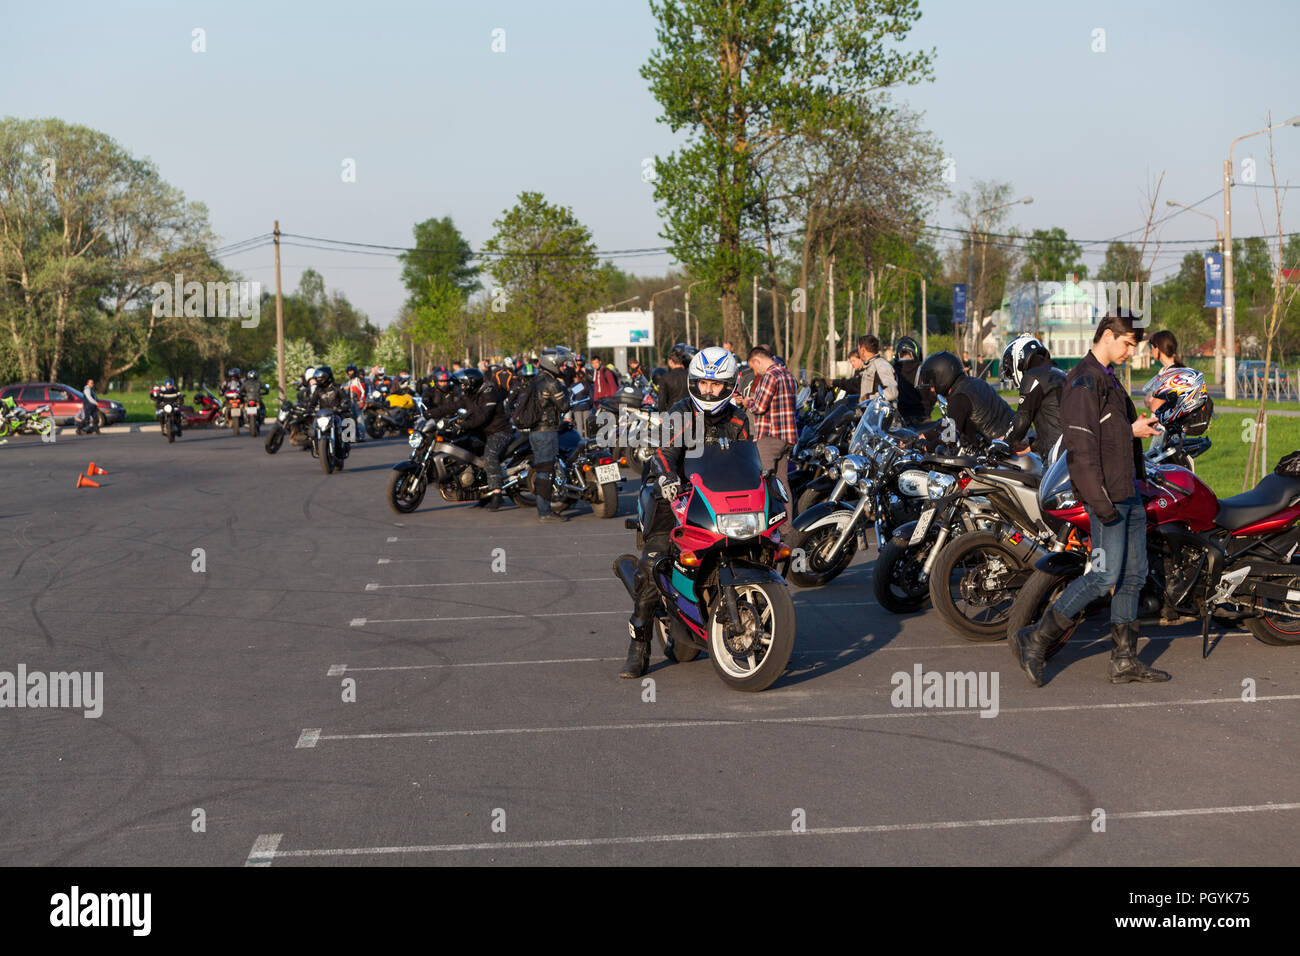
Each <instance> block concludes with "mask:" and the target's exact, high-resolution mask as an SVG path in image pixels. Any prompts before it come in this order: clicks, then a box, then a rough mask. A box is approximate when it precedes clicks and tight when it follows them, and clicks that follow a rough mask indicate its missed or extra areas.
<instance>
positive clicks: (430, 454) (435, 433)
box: [387, 418, 533, 514]
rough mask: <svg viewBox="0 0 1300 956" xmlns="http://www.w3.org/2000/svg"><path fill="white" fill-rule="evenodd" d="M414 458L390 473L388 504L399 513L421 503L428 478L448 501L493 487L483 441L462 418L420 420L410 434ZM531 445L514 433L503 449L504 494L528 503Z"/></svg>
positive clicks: (468, 497)
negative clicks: (490, 484) (462, 422)
mask: <svg viewBox="0 0 1300 956" xmlns="http://www.w3.org/2000/svg"><path fill="white" fill-rule="evenodd" d="M408 442H409V444H410V446H411V454H410V457H409V458H407V460H406V461H401V462H398V463H397V464H396V465H394V466H393V473H392V474H391V475H389V477H388V492H387V493H388V505H389V507H390V508H392V509H393V510H394V511H396V512H397V513H398V514H410V513H411V512H412V511H414V510H415V509H416V508H418V507H420V502H422V501H423V500H424V494H425V492H426V491H427V490H428V488H429V484H430V482H432V483H433V484H435V485H437V486H438V492H439V494H441V495H442V498H443V500H444V501H452V502H461V501H478V500H479V499H480V498H482V497H484V496H485V495H487V493H488V491H489V487H490V486H489V485H488V479H487V464H486V462H484V460H483V447H484V445H483V440H482V439H481V438H480V437H479V436H478V435H475V434H467V433H465V431H464V429H463V427H462V424H461V422H460V420H459V418H439V419H436V420H434V419H421V420H419V421H418V422H416V425H415V428H413V429H412V430H411V434H410V435H409V436H408ZM532 460H533V453H532V448H531V447H530V446H529V444H528V436H527V435H525V434H523V433H516V434H515V436H514V437H513V438H512V439H511V440H510V443H509V444H508V445H506V447H505V449H504V450H503V451H502V453H501V467H502V469H503V476H502V482H501V493H502V494H504V495H508V496H510V498H511V499H512V500H513V501H514V502H515V503H516V504H520V503H522V502H524V500H525V498H528V500H531V496H526V495H525V493H524V489H525V487H526V486H527V483H528V482H529V481H530V480H531V479H530V471H531V468H530V466H531V463H532Z"/></svg>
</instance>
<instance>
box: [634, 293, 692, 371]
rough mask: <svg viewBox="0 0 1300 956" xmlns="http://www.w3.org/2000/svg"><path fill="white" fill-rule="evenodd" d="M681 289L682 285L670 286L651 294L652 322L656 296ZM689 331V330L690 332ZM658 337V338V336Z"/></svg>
mask: <svg viewBox="0 0 1300 956" xmlns="http://www.w3.org/2000/svg"><path fill="white" fill-rule="evenodd" d="M680 288H681V285H675V286H670V287H669V288H667V289H660V290H659V291H658V292H655V293H653V294H651V296H650V319H651V321H653V320H654V314H655V296H660V295H663V294H664V293H665V292H676V291H677V290H678V289H680ZM688 331H689V330H688ZM656 337H657V336H656ZM639 354H640V353H638V355H639Z"/></svg>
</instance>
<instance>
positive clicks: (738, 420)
mask: <svg viewBox="0 0 1300 956" xmlns="http://www.w3.org/2000/svg"><path fill="white" fill-rule="evenodd" d="M738 373H739V366H738V364H737V362H736V357H735V356H734V355H732V354H731V353H730V352H728V351H727V350H726V349H724V348H721V347H718V346H713V347H710V348H707V349H704V350H703V351H701V352H698V353H696V355H695V356H694V358H692V359H691V368H690V373H689V380H688V382H689V384H688V386H687V388H688V389H689V391H688V394H687V397H686V398H684V399H682V400H681V401H680V402H677V403H676V404H675V405H673V406H672V408H670V409H668V411H669V412H670V413H672V416H673V417H672V418H671V419H670V420H671V421H681V422H685V421H688V420H691V418H692V416H696V418H695V421H696V422H697V427H698V426H701V425H702V426H703V428H702V430H703V435H699V434H698V432H697V434H696V440H697V441H698V440H700V439H702V440H703V441H706V442H707V441H717V440H718V439H720V438H726V439H728V440H729V441H749V425H748V422H747V420H746V418H745V414H744V412H742V411H741V410H740V409H739V408H737V407H736V406H734V405H732V404H731V397H732V396H733V395H734V394H735V392H736V384H737V380H738V377H739V375H738ZM684 439H685V436H684V435H679V434H670V435H668V436H666V437H665V440H664V441H663V442H662V443H661V447H660V448H658V449H657V450H656V451H655V453H654V455H652V456H651V457H650V461H649V463H648V467H647V469H646V479H645V481H644V483H643V484H642V487H641V502H640V511H641V515H642V526H643V529H644V533H643V537H644V545H643V549H642V552H641V562H640V565H641V566H640V571H639V572H638V573H637V578H636V584H637V588H636V600H635V606H634V607H633V609H632V616H631V617H630V618H628V622H627V629H628V633H629V634H630V636H631V638H632V640H631V643H630V644H629V645H628V649H627V661H626V662H625V663H624V665H623V670H622V671H620V672H619V675H618V676H619V677H627V678H633V677H640V676H641V675H642V674H644V673H645V672H646V668H647V667H649V665H650V630H651V627H652V625H653V620H654V619H653V615H654V608H655V602H656V601H657V600H658V597H657V595H658V591H657V589H656V588H655V584H654V578H653V577H652V574H651V572H652V570H653V568H654V563H655V560H656V559H657V558H658V557H659V555H660V554H662V553H663V552H664V551H666V550H668V547H669V538H668V536H669V532H671V531H672V530H673V527H674V521H673V516H672V510H671V508H670V507H669V503H670V502H671V501H672V500H673V498H675V497H676V496H677V493H678V491H679V490H680V489H681V486H682V483H683V482H685V481H686V479H687V476H686V472H685V469H683V467H682V466H683V463H684V462H685V460H686V452H687V450H688V447H687V445H686V442H685V440H684ZM671 649H672V645H671V643H670V644H669V651H670V653H671Z"/></svg>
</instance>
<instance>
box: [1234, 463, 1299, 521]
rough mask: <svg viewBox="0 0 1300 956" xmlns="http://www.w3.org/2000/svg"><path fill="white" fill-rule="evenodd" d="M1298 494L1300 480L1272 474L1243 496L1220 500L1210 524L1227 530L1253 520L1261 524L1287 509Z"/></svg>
mask: <svg viewBox="0 0 1300 956" xmlns="http://www.w3.org/2000/svg"><path fill="white" fill-rule="evenodd" d="M1297 495H1300V478H1288V477H1286V476H1285V475H1279V474H1277V473H1276V472H1270V473H1269V474H1267V475H1265V476H1264V480H1263V481H1261V482H1260V483H1259V484H1258V485H1256V486H1255V487H1254V488H1252V489H1251V490H1250V491H1247V492H1246V493H1245V494H1240V495H1234V496H1233V497H1231V498H1224V499H1223V500H1222V501H1220V502H1219V514H1218V516H1217V517H1216V518H1215V519H1214V523H1215V524H1217V525H1218V526H1219V527H1220V528H1225V529H1226V530H1228V531H1237V530H1239V529H1241V528H1244V527H1246V526H1247V525H1251V524H1254V523H1255V522H1256V521H1263V520H1264V519H1265V518H1270V517H1272V516H1273V515H1275V514H1277V513H1278V512H1279V511H1281V510H1282V509H1283V508H1285V507H1287V506H1288V505H1289V504H1290V503H1291V501H1292V499H1294V498H1295V497H1296V496H1297Z"/></svg>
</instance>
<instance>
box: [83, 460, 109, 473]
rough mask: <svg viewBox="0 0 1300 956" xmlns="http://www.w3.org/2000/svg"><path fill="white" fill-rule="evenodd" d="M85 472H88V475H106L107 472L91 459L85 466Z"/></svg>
mask: <svg viewBox="0 0 1300 956" xmlns="http://www.w3.org/2000/svg"><path fill="white" fill-rule="evenodd" d="M86 474H88V475H107V474H108V472H106V471H105V470H104V469H103V468H100V467H99V466H98V465H97V464H95V463H94V462H93V461H92V462H91V463H90V464H89V465H87V466H86Z"/></svg>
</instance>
